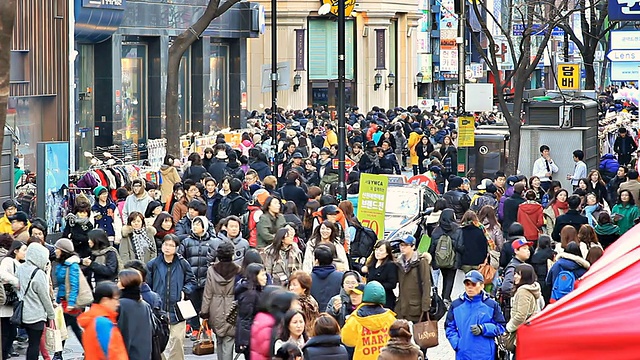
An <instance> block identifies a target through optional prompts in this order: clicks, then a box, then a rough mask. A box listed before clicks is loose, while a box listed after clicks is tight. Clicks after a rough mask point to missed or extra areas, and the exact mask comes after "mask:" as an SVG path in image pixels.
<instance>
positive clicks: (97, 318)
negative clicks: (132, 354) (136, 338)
mask: <svg viewBox="0 0 640 360" xmlns="http://www.w3.org/2000/svg"><path fill="white" fill-rule="evenodd" d="M117 317H118V313H116V312H115V311H113V310H111V309H108V308H106V307H104V306H102V305H100V304H93V305H91V309H89V311H87V312H85V313H83V314H81V315H80V316H78V325H80V326H82V329H84V332H83V333H82V347H84V351H85V354H84V358H85V359H86V360H107V359H109V360H128V359H129V356H128V355H127V348H126V347H125V345H124V340H123V339H122V334H121V333H120V329H118V326H117V324H116V319H117Z"/></svg>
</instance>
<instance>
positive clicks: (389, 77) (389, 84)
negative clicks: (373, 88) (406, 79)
mask: <svg viewBox="0 0 640 360" xmlns="http://www.w3.org/2000/svg"><path fill="white" fill-rule="evenodd" d="M395 82H396V76H395V75H394V74H393V73H392V72H390V73H389V75H387V83H386V84H385V85H384V88H385V89H388V88H390V87H392V86H393V84H395Z"/></svg>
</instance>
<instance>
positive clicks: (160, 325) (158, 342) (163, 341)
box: [151, 308, 169, 360]
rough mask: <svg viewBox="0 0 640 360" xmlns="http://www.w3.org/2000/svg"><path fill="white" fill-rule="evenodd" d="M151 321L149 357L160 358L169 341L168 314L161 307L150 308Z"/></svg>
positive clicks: (153, 359) (156, 359)
mask: <svg viewBox="0 0 640 360" xmlns="http://www.w3.org/2000/svg"><path fill="white" fill-rule="evenodd" d="M151 321H152V323H153V338H152V351H151V359H152V360H160V359H162V353H163V352H164V349H166V348H167V344H168V343H169V316H168V315H167V313H166V312H164V311H162V310H161V309H158V308H155V309H152V310H151Z"/></svg>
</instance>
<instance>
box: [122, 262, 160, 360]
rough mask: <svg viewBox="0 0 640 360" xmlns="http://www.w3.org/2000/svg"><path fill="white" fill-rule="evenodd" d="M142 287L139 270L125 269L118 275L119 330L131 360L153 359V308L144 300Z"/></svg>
mask: <svg viewBox="0 0 640 360" xmlns="http://www.w3.org/2000/svg"><path fill="white" fill-rule="evenodd" d="M140 285H142V275H141V274H140V272H138V270H134V269H124V270H122V271H120V273H119V274H118V288H120V307H119V309H118V312H119V314H120V315H119V316H118V328H119V329H120V332H121V333H122V338H123V339H124V343H125V346H126V347H127V353H128V354H129V359H151V354H152V352H153V350H152V349H153V347H152V338H153V323H152V321H151V306H149V304H147V303H146V302H145V301H143V300H142V296H141V295H140Z"/></svg>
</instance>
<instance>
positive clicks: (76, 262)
mask: <svg viewBox="0 0 640 360" xmlns="http://www.w3.org/2000/svg"><path fill="white" fill-rule="evenodd" d="M67 274H69V287H70V288H71V289H67V288H66V286H67V285H66V277H67ZM80 276H84V275H83V274H82V272H81V271H80V258H79V257H78V256H77V255H73V256H71V257H69V258H68V259H67V260H65V261H64V263H62V264H58V266H56V283H57V284H58V295H57V296H56V302H58V303H60V302H61V301H62V300H67V302H68V306H75V305H76V300H77V299H78V292H79V291H80Z"/></svg>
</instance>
